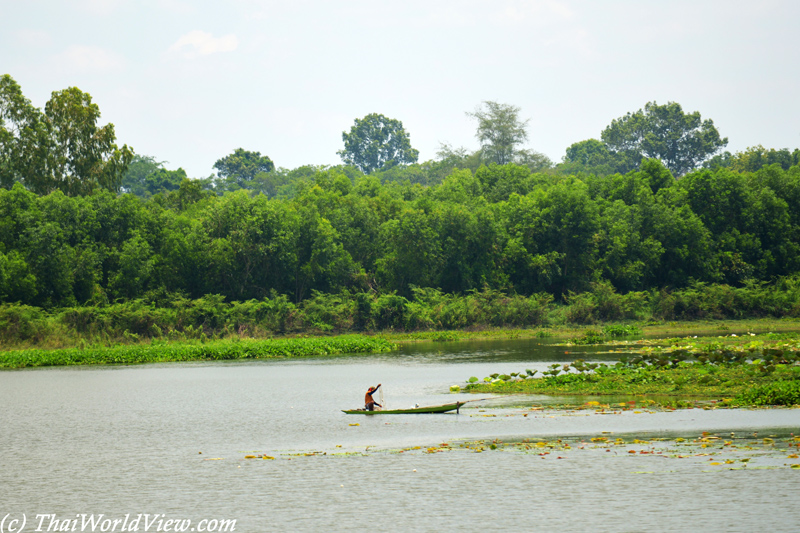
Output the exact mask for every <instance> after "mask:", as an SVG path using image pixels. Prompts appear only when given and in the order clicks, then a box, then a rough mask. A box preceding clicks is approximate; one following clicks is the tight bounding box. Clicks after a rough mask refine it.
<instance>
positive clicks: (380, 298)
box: [0, 275, 800, 350]
mask: <svg viewBox="0 0 800 533" xmlns="http://www.w3.org/2000/svg"><path fill="white" fill-rule="evenodd" d="M591 287H592V288H591V290H590V291H587V292H583V293H580V294H575V293H569V294H568V295H566V296H565V297H564V298H563V299H562V301H560V302H557V301H556V300H555V298H554V297H553V296H552V295H549V294H544V293H538V294H533V295H529V296H525V295H518V294H507V293H504V292H502V291H497V290H491V289H484V290H483V291H480V292H478V291H472V292H469V293H467V294H461V295H459V294H448V293H444V292H442V291H439V290H437V289H431V288H425V289H421V288H415V289H413V291H412V293H413V294H412V296H411V297H410V298H405V297H403V296H400V295H398V294H395V293H390V294H379V293H376V292H358V293H351V292H347V291H344V292H341V293H337V294H323V293H315V294H314V295H313V296H312V297H311V298H309V299H306V300H303V301H302V302H300V303H293V302H291V301H290V300H289V299H288V297H287V296H285V295H278V294H273V295H272V296H271V297H269V298H264V299H261V300H248V301H244V302H237V301H234V302H227V301H226V300H225V297H223V296H221V295H207V296H205V297H203V298H199V299H196V300H189V299H186V298H182V297H180V296H179V295H160V296H158V297H155V296H154V297H153V298H151V299H142V300H131V301H127V302H120V303H113V304H99V305H84V306H79V307H67V308H54V309H43V308H38V307H31V306H27V305H20V304H10V303H5V304H0V345H2V348H0V349H6V350H8V349H24V348H52V349H55V348H71V347H86V346H99V345H103V346H113V345H117V344H138V343H142V342H149V341H152V340H153V339H156V340H161V341H168V342H170V341H181V342H182V341H189V340H220V339H230V338H253V339H267V338H273V337H276V336H295V335H298V334H304V335H331V334H344V333H374V332H382V333H386V332H391V333H393V334H396V335H400V336H402V335H404V334H405V335H415V334H418V333H419V332H423V333H422V334H423V336H424V335H427V333H425V332H430V331H438V332H446V331H454V330H457V331H476V330H477V331H480V330H496V329H503V328H511V329H514V330H520V329H523V330H524V329H530V328H549V329H557V330H570V329H572V328H575V327H579V326H585V325H593V324H601V323H608V322H619V321H622V322H634V323H636V324H638V325H639V326H641V327H645V326H648V327H649V326H654V327H658V326H665V325H670V324H671V322H673V321H695V322H696V321H708V320H742V319H756V318H767V319H773V320H774V319H798V318H800V275H798V276H794V277H787V278H781V279H779V280H777V281H775V282H774V283H772V284H764V283H757V282H753V283H750V284H746V285H745V286H743V287H732V286H729V285H710V284H704V283H696V284H694V285H692V286H691V287H688V288H685V289H680V290H673V291H666V290H662V291H651V292H628V293H626V294H620V293H618V292H617V291H616V290H615V289H614V287H613V286H612V285H611V284H610V283H608V282H597V283H593V284H591ZM662 329H664V328H662ZM443 340H447V339H443Z"/></svg>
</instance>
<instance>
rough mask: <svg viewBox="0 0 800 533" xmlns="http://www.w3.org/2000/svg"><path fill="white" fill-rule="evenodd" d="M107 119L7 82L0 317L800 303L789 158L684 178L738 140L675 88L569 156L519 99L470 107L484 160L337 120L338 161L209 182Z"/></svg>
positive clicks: (530, 318)
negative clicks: (432, 150) (535, 131)
mask: <svg viewBox="0 0 800 533" xmlns="http://www.w3.org/2000/svg"><path fill="white" fill-rule="evenodd" d="M99 116H100V113H99V109H98V107H97V106H96V105H95V104H93V103H92V101H91V97H90V96H89V95H88V94H86V93H83V92H81V91H80V90H78V89H77V88H75V87H72V88H68V89H65V90H63V91H57V92H54V93H53V95H52V98H51V100H50V101H48V103H47V105H46V107H45V109H44V111H41V110H38V109H36V108H34V107H33V106H32V105H31V103H30V102H29V101H28V100H27V99H26V98H25V97H24V96H23V95H22V92H21V89H20V88H19V86H18V85H17V84H16V82H14V80H13V79H12V78H11V77H10V76H8V75H5V76H3V77H2V78H1V79H0V304H2V303H6V304H15V305H10V306H9V305H7V306H4V307H3V309H13V310H16V311H19V312H20V313H21V314H23V315H24V314H26V313H27V311H26V310H28V309H33V308H35V309H39V310H46V311H47V312H51V311H52V313H54V316H62V314H63V313H64V312H65V311H64V310H65V309H80V310H83V311H85V312H86V313H87V314H89V315H92V316H93V317H98V316H100V315H104V314H105V313H106V312H108V310H111V309H115V310H119V309H124V310H125V311H124V312H122V314H121V315H120V317H121V316H123V315H126V314H129V313H133V314H137V313H141V312H144V311H142V310H143V309H145V308H147V309H158V310H160V311H159V313H161V314H162V315H163V316H168V315H169V316H172V315H170V313H172V314H173V315H174V316H179V315H180V314H181V313H183V312H184V311H185V310H187V309H193V308H195V307H200V308H203V307H205V306H206V303H207V302H214V306H216V307H217V308H219V309H225V310H226V311H225V313H228V310H231V309H239V310H241V309H247V310H248V311H247V312H254V313H256V314H255V315H253V316H248V317H247V318H246V320H245V321H244V322H245V323H246V324H247V327H249V328H257V329H259V328H260V329H262V330H264V331H300V330H311V329H314V330H321V331H327V330H339V331H347V330H363V329H367V330H369V329H380V328H393V329H404V330H414V329H424V328H445V329H447V328H462V327H472V326H475V327H483V326H505V325H512V326H519V325H541V324H545V323H548V322H571V323H593V322H597V321H603V320H619V319H626V318H639V319H648V318H656V319H660V318H669V319H671V318H681V319H687V318H688V319H691V318H698V317H703V316H724V317H730V316H735V317H741V316H796V315H797V314H798V312H799V311H798V308H799V307H800V306H799V305H798V289H797V285H798V275H800V209H798V206H800V166H799V165H798V157H800V156H798V153H800V152H798V151H795V152H793V153H790V152H789V151H788V150H780V151H775V150H771V151H767V150H765V149H764V148H763V147H756V148H752V149H748V150H747V151H746V152H743V153H740V154H736V155H731V154H729V153H727V152H726V153H725V154H723V155H722V156H719V157H718V158H713V159H711V160H708V161H706V165H707V168H703V169H700V170H696V171H691V170H692V169H694V168H695V167H697V165H698V164H700V163H701V162H702V161H703V160H706V159H707V158H708V157H709V156H710V155H712V154H713V153H715V152H716V151H717V150H718V149H719V148H721V147H722V146H724V144H725V142H726V140H725V139H722V138H720V137H719V134H718V132H717V131H716V128H714V126H713V123H712V122H711V121H710V120H706V121H702V120H701V119H700V115H699V113H690V114H685V113H684V112H683V110H682V109H681V107H680V105H678V104H676V103H673V102H671V103H669V104H667V105H664V106H659V105H657V104H655V103H654V102H652V103H649V104H647V105H646V106H645V108H644V110H640V111H637V112H636V113H629V114H628V115H626V116H625V117H622V118H620V119H618V120H616V121H614V122H613V123H612V124H611V125H610V126H609V127H608V128H606V130H605V131H604V132H603V134H602V138H603V142H601V141H597V140H592V139H590V140H587V141H582V142H580V143H575V144H573V145H572V146H571V147H570V148H569V149H568V150H567V155H566V157H565V160H564V162H563V163H562V164H560V165H558V166H556V167H553V165H552V163H551V162H550V161H549V160H548V159H547V158H546V157H545V156H543V155H542V154H538V153H536V152H534V151H533V150H527V149H522V148H521V144H522V142H523V141H524V140H525V139H526V138H527V129H526V128H527V121H524V120H522V119H521V118H520V109H519V108H517V107H514V106H510V105H506V104H499V103H497V102H489V101H487V102H483V104H482V105H481V107H478V108H477V109H476V110H475V112H473V113H470V116H472V117H473V118H475V119H477V121H478V127H477V134H476V137H477V138H478V140H479V142H480V144H481V148H480V150H478V151H477V152H473V153H470V152H469V151H467V150H466V149H455V150H454V149H452V148H450V147H449V146H447V145H443V146H442V150H441V152H440V154H439V158H438V160H435V161H427V162H423V163H420V164H417V163H416V161H417V156H418V153H417V151H416V150H414V149H413V148H411V145H410V141H409V137H408V134H407V132H406V131H405V130H404V128H403V126H402V123H401V122H400V121H399V120H395V119H389V118H387V117H385V116H383V115H379V114H371V115H368V116H366V117H364V118H363V119H360V120H356V121H355V124H354V126H353V128H352V129H351V130H350V132H349V133H348V132H345V133H344V134H343V140H344V143H345V148H344V150H342V151H341V152H340V154H341V155H342V157H343V159H344V161H345V162H347V163H349V165H347V166H340V167H314V166H304V167H299V168H296V169H293V170H288V169H283V168H276V167H275V164H274V163H273V162H272V160H271V159H270V158H269V157H267V156H262V155H261V153H260V152H252V151H247V150H244V149H242V148H239V149H236V150H235V151H234V152H233V153H232V154H230V155H228V156H225V157H223V158H221V159H219V160H217V162H216V164H215V169H216V170H217V175H216V176H209V177H208V178H205V179H202V180H190V179H188V177H187V175H186V173H185V172H184V171H183V170H182V169H180V168H178V169H177V170H168V169H166V168H165V167H164V166H163V163H162V162H159V161H157V160H156V159H155V158H153V157H148V156H141V155H138V156H135V157H134V155H133V153H132V152H131V151H130V150H129V149H128V148H127V147H126V146H123V147H122V148H121V149H120V148H118V147H117V146H116V144H114V142H115V138H114V128H113V125H112V124H108V125H106V126H102V127H100V126H98V125H97V121H98V119H99ZM647 157H652V159H646V158H647ZM687 172H688V173H687ZM684 173H685V175H684ZM675 176H681V179H679V180H676V179H675ZM119 191H121V192H122V193H123V194H121V195H118V194H117V192H119ZM255 309H259V311H257V312H256V311H253V310H255ZM16 311H15V312H16ZM43 312H44V311H43ZM259 313H260V314H259ZM223 314H224V313H223ZM276 317H283V318H276ZM291 317H293V318H291ZM554 317H555V318H554ZM93 320H94V319H92V320H90V321H89V322H92V321H93ZM119 320H121V321H122V322H124V319H122V318H119ZM159 320H161V322H158V323H160V324H161V326H159V327H162V329H165V330H166V329H170V328H171V329H173V330H175V331H180V330H181V329H182V327H183V324H184V323H183V322H176V320H174V319H173V318H169V319H159ZM237 320H238V319H237ZM111 322H113V320H112V321H111ZM92 323H94V322H92ZM222 323H223V324H224V326H219V325H213V326H210V327H212V329H215V328H218V327H228V326H230V325H231V324H234V323H235V324H238V322H236V320H231V319H230V318H229V317H228V318H225V320H224V321H223V322H222ZM185 324H186V325H192V327H200V326H201V325H202V326H203V327H204V328H207V327H209V325H208V324H207V323H205V322H202V323H199V322H196V321H194V322H192V321H189V322H185ZM68 327H69V326H68ZM235 327H239V326H238V325H236V326H235ZM105 329H106V326H102V327H99V330H105ZM114 329H116V330H119V329H120V328H118V327H117V326H114ZM126 330H127V331H129V332H130V333H136V334H139V331H140V330H139V329H137V328H135V327H134V328H133V329H131V328H127V327H125V328H122V331H126ZM117 333H119V332H118V331H117ZM147 334H148V335H149V334H150V333H147Z"/></svg>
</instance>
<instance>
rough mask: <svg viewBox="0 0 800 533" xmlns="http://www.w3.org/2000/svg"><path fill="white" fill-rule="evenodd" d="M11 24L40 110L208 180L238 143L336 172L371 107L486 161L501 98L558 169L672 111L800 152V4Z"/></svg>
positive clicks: (311, 1)
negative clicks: (76, 101) (61, 105)
mask: <svg viewBox="0 0 800 533" xmlns="http://www.w3.org/2000/svg"><path fill="white" fill-rule="evenodd" d="M0 20H2V26H3V29H2V32H0V74H3V73H7V74H10V75H11V76H12V77H13V78H14V79H15V80H16V81H17V82H18V83H19V84H20V85H21V86H22V90H23V92H24V94H25V95H26V96H27V97H28V98H30V99H31V100H32V101H33V103H34V105H36V106H37V107H42V108H43V107H44V104H45V102H46V101H47V100H48V99H49V97H50V93H51V92H52V91H55V90H60V89H64V88H66V87H70V86H77V87H79V88H80V89H81V90H83V91H85V92H88V93H89V94H91V95H92V97H93V99H94V102H95V103H97V104H98V105H99V106H100V111H101V112H102V118H101V123H103V124H105V123H106V122H112V123H114V125H115V126H116V132H117V139H118V141H119V144H123V143H126V144H128V145H129V146H132V147H133V148H134V150H135V151H136V152H137V153H139V154H144V155H151V156H155V157H156V158H157V159H159V160H162V161H168V164H167V165H166V166H167V167H168V168H177V167H183V168H184V169H186V171H187V172H188V173H189V175H190V176H191V177H195V178H198V177H205V176H208V175H209V174H210V173H211V172H212V171H213V169H212V165H213V164H214V162H215V161H216V160H217V159H219V158H220V157H223V156H225V155H227V154H229V153H230V152H232V151H233V150H234V149H235V148H238V147H242V148H245V149H247V150H254V151H260V152H261V153H262V154H266V155H268V156H270V157H271V158H272V160H273V161H274V162H275V164H276V165H277V166H281V167H286V168H294V167H297V166H300V165H304V164H337V163H339V162H340V159H339V157H338V156H337V155H336V151H337V150H339V149H341V148H342V138H341V135H342V131H344V130H349V129H350V127H351V126H352V124H353V120H354V119H355V118H360V117H363V116H364V115H366V114H368V113H382V114H384V115H386V116H388V117H391V118H395V119H399V120H401V121H402V122H403V124H404V126H405V128H406V130H407V131H408V132H409V134H410V136H411V144H412V146H414V147H415V148H417V149H418V150H419V151H420V160H427V159H432V158H434V157H435V153H436V150H437V149H438V147H439V143H441V142H448V143H450V144H452V145H453V146H465V147H467V148H470V149H475V148H477V142H476V140H475V138H474V133H475V123H474V120H473V119H470V118H469V117H467V116H466V115H465V111H471V110H474V109H475V107H476V106H477V105H478V104H479V103H480V102H481V101H483V100H495V101H498V102H502V103H507V104H513V105H516V106H519V107H520V108H521V110H522V117H523V118H528V119H530V132H529V133H530V142H529V146H528V147H529V148H533V149H535V150H538V151H540V152H543V153H545V154H547V155H548V156H549V157H550V158H551V159H553V160H554V161H556V162H558V161H560V160H561V158H562V156H563V155H564V152H565V150H566V148H567V147H568V146H569V145H570V144H572V143H574V142H577V141H580V140H584V139H588V138H599V136H600V132H601V131H602V130H603V128H605V127H606V126H607V125H608V124H609V123H610V122H611V120H613V119H615V118H618V117H620V116H622V115H624V114H625V113H626V112H628V111H635V110H637V109H640V108H641V107H643V106H644V104H645V103H647V102H649V101H653V100H655V101H657V102H658V103H661V104H663V103H666V102H668V101H675V102H678V103H680V104H681V105H682V106H683V109H684V111H687V112H689V111H700V113H701V114H702V116H703V118H711V119H713V120H714V123H715V124H716V125H717V127H718V128H719V130H720V133H721V134H722V135H723V136H727V137H728V138H729V140H730V143H729V145H728V149H729V150H730V151H732V152H735V151H737V150H742V149H744V148H746V147H748V146H753V145H756V144H762V145H764V146H766V147H767V148H797V147H800V97H798V94H800V68H798V64H800V45H798V37H797V35H798V33H797V22H798V20H800V1H798V0H759V1H757V2H756V1H739V0H690V1H686V0H674V1H666V0H664V1H655V0H649V1H648V0H602V1H601V0H586V1H580V0H484V1H478V0H424V1H422V0H404V1H402V2H400V1H395V2H388V1H381V0H335V1H334V0H330V1H326V0H292V1H281V2H279V1H263V0H262V1H259V0H227V1H226V2H219V1H211V0H207V1H206V0H202V1H195V0H162V1H157V0H72V1H65V0H60V1H59V0H24V1H22V0H0Z"/></svg>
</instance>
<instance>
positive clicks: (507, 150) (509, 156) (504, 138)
mask: <svg viewBox="0 0 800 533" xmlns="http://www.w3.org/2000/svg"><path fill="white" fill-rule="evenodd" d="M519 111H520V108H519V107H515V106H512V105H508V104H499V103H497V102H492V101H485V102H483V103H482V104H481V106H479V107H478V108H477V109H475V111H473V112H471V113H470V112H467V116H470V117H472V118H474V119H476V120H477V121H478V130H477V131H476V133H475V136H476V137H477V138H478V141H479V142H480V143H481V155H482V157H483V159H484V160H485V161H487V162H492V163H497V164H499V165H505V164H506V163H511V162H513V161H514V158H515V156H516V155H517V146H518V145H520V144H522V143H523V142H524V141H526V140H527V139H528V131H527V128H528V121H527V120H524V121H522V120H520V118H519Z"/></svg>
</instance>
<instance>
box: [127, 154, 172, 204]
mask: <svg viewBox="0 0 800 533" xmlns="http://www.w3.org/2000/svg"><path fill="white" fill-rule="evenodd" d="M164 163H166V161H156V158H155V157H153V156H149V155H139V154H136V155H134V156H133V159H132V160H131V163H130V164H129V165H128V168H127V170H126V171H125V175H124V176H122V183H121V184H120V190H121V191H122V192H125V193H131V194H135V195H136V196H144V197H146V196H148V195H147V193H146V184H145V180H146V179H147V176H149V175H150V174H152V173H153V172H155V171H156V170H158V169H160V168H164Z"/></svg>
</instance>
